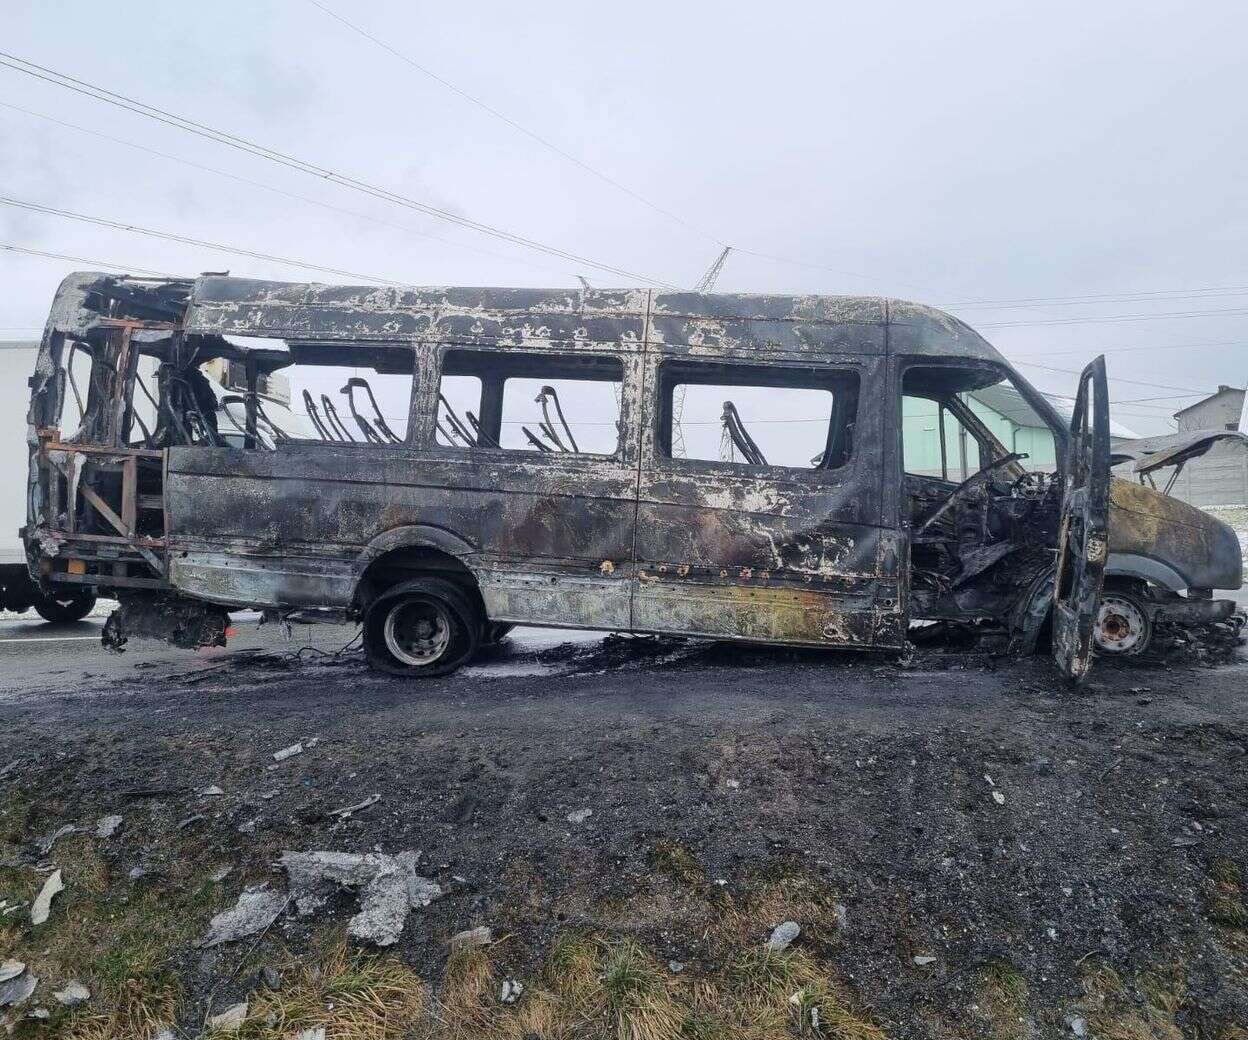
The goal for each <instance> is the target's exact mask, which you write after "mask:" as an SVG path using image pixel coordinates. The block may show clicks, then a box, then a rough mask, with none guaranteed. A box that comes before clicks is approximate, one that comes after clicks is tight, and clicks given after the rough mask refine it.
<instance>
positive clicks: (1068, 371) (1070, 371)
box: [1013, 361, 1209, 394]
mask: <svg viewBox="0 0 1248 1040" xmlns="http://www.w3.org/2000/svg"><path fill="white" fill-rule="evenodd" d="M1013 363H1014V364H1016V365H1024V366H1026V367H1027V368H1040V369H1043V370H1044V371H1046V372H1060V373H1062V375H1066V376H1081V375H1083V373H1082V372H1080V371H1079V370H1078V369H1074V368H1054V367H1053V366H1052V365H1041V364H1038V363H1037V362H1035V361H1014V362H1013ZM1109 378H1110V379H1111V380H1112V381H1113V382H1115V383H1131V384H1132V385H1134V386H1148V387H1155V388H1156V389H1158V390H1179V391H1182V392H1184V393H1187V392H1189V391H1190V392H1191V393H1193V394H1207V393H1209V391H1208V390H1193V389H1192V388H1191V387H1190V386H1170V385H1169V384H1167V383H1145V382H1141V381H1140V380H1138V379H1124V378H1123V377H1122V376H1110V377H1109Z"/></svg>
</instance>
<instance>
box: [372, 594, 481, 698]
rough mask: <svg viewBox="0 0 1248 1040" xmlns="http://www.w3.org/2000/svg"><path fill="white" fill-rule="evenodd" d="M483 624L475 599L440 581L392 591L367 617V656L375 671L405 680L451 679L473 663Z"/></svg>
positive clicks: (381, 598) (375, 603) (377, 600)
mask: <svg viewBox="0 0 1248 1040" xmlns="http://www.w3.org/2000/svg"><path fill="white" fill-rule="evenodd" d="M481 629H482V621H481V617H480V616H479V611H478V609H477V608H476V606H475V605H474V603H473V601H472V599H471V598H470V597H468V596H467V595H465V594H464V592H463V591H462V590H460V589H459V588H458V587H457V586H455V585H454V584H452V583H451V582H449V581H445V580H443V579H441V578H415V579H413V580H411V581H405V582H401V583H400V584H398V585H395V586H393V587H392V588H389V589H387V590H386V591H385V592H383V593H382V594H381V595H380V596H378V597H377V599H375V600H374V601H373V602H372V604H370V606H369V608H368V611H367V612H366V613H365V615H364V652H365V654H366V656H367V657H368V663H369V664H370V665H372V666H373V667H374V668H376V669H378V670H380V671H383V672H388V673H389V674H391V675H400V676H403V677H405V678H420V677H430V676H438V675H447V674H448V673H450V672H453V671H454V670H455V669H456V668H458V667H459V666H460V665H462V664H465V663H466V662H468V661H469V660H471V659H472V657H473V655H475V654H476V652H477V646H478V645H479V643H480V633H481Z"/></svg>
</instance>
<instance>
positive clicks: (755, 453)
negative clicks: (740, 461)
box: [720, 401, 767, 466]
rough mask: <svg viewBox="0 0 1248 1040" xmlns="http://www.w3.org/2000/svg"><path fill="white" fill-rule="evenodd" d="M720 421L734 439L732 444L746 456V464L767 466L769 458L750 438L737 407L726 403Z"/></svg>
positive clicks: (728, 402) (729, 402)
mask: <svg viewBox="0 0 1248 1040" xmlns="http://www.w3.org/2000/svg"><path fill="white" fill-rule="evenodd" d="M720 421H721V422H722V423H723V424H724V431H725V432H726V433H727V434H728V436H729V437H731V438H732V443H733V444H734V445H736V448H737V451H739V452H740V453H741V454H742V456H744V458H745V461H746V462H748V463H749V464H750V465H751V466H766V465H767V457H766V456H765V455H764V454H763V453H762V450H761V449H760V448H759V446H758V445H757V444H755V443H754V438H753V437H751V436H750V434H749V431H748V430H746V428H745V424H744V423H742V422H741V416H740V414H739V413H738V412H737V406H736V405H734V404H733V403H732V402H731V401H725V402H724V411H723V414H721V415H720Z"/></svg>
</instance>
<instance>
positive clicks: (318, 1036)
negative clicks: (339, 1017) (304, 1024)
mask: <svg viewBox="0 0 1248 1040" xmlns="http://www.w3.org/2000/svg"><path fill="white" fill-rule="evenodd" d="M295 1040H325V1027H324V1026H313V1027H312V1028H311V1029H300V1030H299V1032H297V1033H296V1034H295Z"/></svg>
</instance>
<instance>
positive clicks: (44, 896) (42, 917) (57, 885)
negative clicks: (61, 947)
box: [30, 870, 65, 924]
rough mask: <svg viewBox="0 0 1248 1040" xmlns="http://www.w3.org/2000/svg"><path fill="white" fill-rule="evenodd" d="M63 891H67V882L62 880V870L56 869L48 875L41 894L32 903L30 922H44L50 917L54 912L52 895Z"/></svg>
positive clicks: (40, 891)
mask: <svg viewBox="0 0 1248 1040" xmlns="http://www.w3.org/2000/svg"><path fill="white" fill-rule="evenodd" d="M63 891H65V882H63V881H62V880H61V872H60V870H54V871H52V873H51V874H49V875H48V880H47V881H45V882H44V883H43V888H41V889H40V890H39V894H38V895H37V896H35V901H34V902H33V903H31V904H30V923H31V924H43V922H44V921H46V920H47V919H48V914H50V913H51V912H52V897H53V896H55V895H56V894H57V893H58V892H63Z"/></svg>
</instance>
